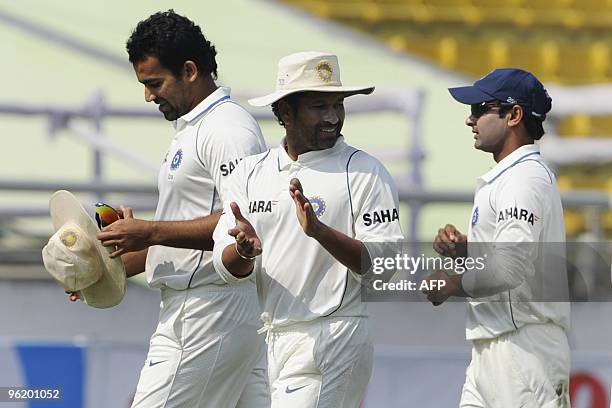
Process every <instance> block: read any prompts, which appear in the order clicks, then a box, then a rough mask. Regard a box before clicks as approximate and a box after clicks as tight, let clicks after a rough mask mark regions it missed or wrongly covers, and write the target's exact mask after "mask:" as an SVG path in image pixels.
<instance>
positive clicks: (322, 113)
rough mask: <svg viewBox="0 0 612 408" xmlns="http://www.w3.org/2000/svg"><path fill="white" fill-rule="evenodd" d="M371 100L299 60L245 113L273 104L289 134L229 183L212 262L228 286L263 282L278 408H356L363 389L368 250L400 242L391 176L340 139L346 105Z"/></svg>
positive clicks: (320, 62) (322, 56)
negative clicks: (354, 98) (355, 98)
mask: <svg viewBox="0 0 612 408" xmlns="http://www.w3.org/2000/svg"><path fill="white" fill-rule="evenodd" d="M373 90H374V88H373V87H348V86H343V85H342V83H341V81H340V71H339V66H338V59H337V57H336V56H335V55H332V54H328V53H320V52H301V53H297V54H292V55H289V56H287V57H284V58H282V59H281V60H280V62H279V67H278V78H277V84H276V92H273V93H272V94H270V95H267V96H264V97H261V98H255V99H252V100H250V101H249V102H250V103H251V104H252V105H255V106H266V105H270V104H271V105H272V110H273V112H274V114H275V116H276V117H277V119H278V121H279V123H280V124H281V125H282V126H283V127H284V128H285V132H286V134H285V138H284V139H283V141H282V143H281V146H279V147H277V148H274V149H271V150H269V151H268V152H266V153H261V154H259V155H255V156H251V157H247V158H245V159H244V160H243V161H241V162H240V163H239V164H238V167H237V168H236V170H235V171H234V173H233V174H232V177H230V179H229V180H228V190H227V191H226V197H227V198H228V200H227V201H226V203H225V208H224V210H225V211H224V213H223V215H222V216H221V219H220V220H219V223H218V224H217V228H216V229H215V232H214V235H213V238H214V241H215V246H214V251H213V262H214V265H215V268H216V269H217V271H218V272H219V273H220V274H221V275H222V276H224V277H225V279H226V280H228V281H240V280H243V279H248V278H249V276H250V274H251V273H252V272H253V271H255V274H256V275H257V287H258V294H259V297H260V302H261V303H262V308H263V313H262V316H261V318H262V320H263V322H264V327H263V328H262V332H263V331H265V332H267V339H266V340H267V343H268V372H269V377H270V386H271V392H272V407H292V408H298V407H315V406H316V407H330V408H331V407H333V408H339V407H358V406H359V405H360V403H361V400H362V398H363V396H364V394H365V390H366V388H367V384H368V381H369V378H370V374H371V370H372V342H371V339H370V333H369V329H368V322H367V310H366V305H365V304H364V303H362V302H361V299H360V279H361V273H362V271H363V270H365V269H367V268H368V266H369V265H368V264H367V263H368V262H367V261H366V260H367V258H368V257H369V255H368V254H369V252H368V251H369V249H368V244H369V243H370V242H375V241H378V242H380V241H397V240H401V239H402V238H403V236H402V231H401V228H400V223H399V219H398V195H397V190H396V187H395V185H394V182H393V180H392V178H391V176H390V175H389V173H388V172H387V171H386V170H385V168H384V167H383V166H382V164H381V163H380V162H379V161H378V160H376V159H375V158H373V157H372V156H370V155H368V154H366V153H364V152H362V151H360V150H358V149H356V148H354V147H351V146H349V145H348V144H347V143H346V142H345V141H344V137H343V136H342V134H341V130H342V124H343V122H344V116H345V115H344V105H343V101H344V98H345V97H347V96H351V95H356V94H370V93H371V92H372V91H373ZM375 213H378V214H382V213H384V214H389V216H388V217H373V215H374V214H375ZM373 219H376V220H377V221H376V222H373V221H372V220H373ZM363 254H365V255H366V256H365V257H364V264H362V255H363ZM260 255H261V256H260Z"/></svg>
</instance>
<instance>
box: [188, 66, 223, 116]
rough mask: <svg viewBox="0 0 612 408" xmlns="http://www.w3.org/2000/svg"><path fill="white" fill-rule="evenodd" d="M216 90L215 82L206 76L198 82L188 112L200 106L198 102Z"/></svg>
mask: <svg viewBox="0 0 612 408" xmlns="http://www.w3.org/2000/svg"><path fill="white" fill-rule="evenodd" d="M217 88H218V86H217V84H215V81H214V80H213V79H212V77H211V76H210V75H207V76H206V77H204V78H202V79H201V80H200V82H199V83H198V84H197V85H196V86H195V87H194V92H193V97H192V102H191V107H190V109H189V111H190V112H191V111H192V110H193V108H195V107H196V106H198V105H199V104H200V102H202V101H203V100H204V99H206V98H208V97H209V96H210V95H212V93H213V92H215V91H216V90H217Z"/></svg>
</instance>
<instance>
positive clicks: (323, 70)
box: [315, 60, 334, 82]
mask: <svg viewBox="0 0 612 408" xmlns="http://www.w3.org/2000/svg"><path fill="white" fill-rule="evenodd" d="M315 69H316V70H317V75H318V76H319V78H320V79H321V81H323V82H329V81H331V79H332V75H333V73H334V69H333V68H332V66H331V64H330V63H329V62H327V61H326V60H322V61H321V62H319V63H318V64H317V66H316V68H315Z"/></svg>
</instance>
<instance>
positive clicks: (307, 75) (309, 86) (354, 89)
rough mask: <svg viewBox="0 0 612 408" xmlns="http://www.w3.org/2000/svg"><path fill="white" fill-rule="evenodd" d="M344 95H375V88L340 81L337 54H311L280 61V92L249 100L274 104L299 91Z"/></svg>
mask: <svg viewBox="0 0 612 408" xmlns="http://www.w3.org/2000/svg"><path fill="white" fill-rule="evenodd" d="M306 91H314V92H342V93H345V94H346V96H351V95H356V94H365V95H367V94H371V93H372V92H373V91H374V87H373V86H344V85H342V82H341V81H340V66H339V65H338V57H337V56H335V55H334V54H330V53H325V52H317V51H307V52H298V53H295V54H291V55H288V56H286V57H283V58H281V59H280V61H279V62H278V74H277V78H276V91H274V92H272V93H271V94H268V95H265V96H262V97H259V98H253V99H249V103H250V104H251V105H253V106H267V105H271V104H273V103H274V102H276V101H278V100H279V99H282V98H284V97H285V96H287V95H291V94H294V93H297V92H306Z"/></svg>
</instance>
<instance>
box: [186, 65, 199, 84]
mask: <svg viewBox="0 0 612 408" xmlns="http://www.w3.org/2000/svg"><path fill="white" fill-rule="evenodd" d="M183 79H185V80H186V81H187V82H195V80H196V79H198V66H197V65H196V64H195V62H193V61H191V60H187V61H185V63H184V64H183Z"/></svg>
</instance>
